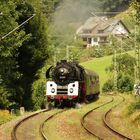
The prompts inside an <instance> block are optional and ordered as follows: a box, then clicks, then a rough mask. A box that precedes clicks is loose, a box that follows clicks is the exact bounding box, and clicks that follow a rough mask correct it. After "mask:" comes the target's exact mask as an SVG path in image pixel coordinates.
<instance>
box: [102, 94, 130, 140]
mask: <svg viewBox="0 0 140 140" xmlns="http://www.w3.org/2000/svg"><path fill="white" fill-rule="evenodd" d="M120 97H122V99H123V100H122V101H120V102H119V103H118V104H116V105H114V106H113V107H112V108H111V109H109V110H108V111H107V112H106V113H105V114H104V115H103V122H104V124H105V126H107V127H108V128H109V129H110V130H111V131H112V132H114V133H115V134H117V135H119V136H120V137H122V138H124V139H126V140H132V139H131V138H129V137H128V136H125V135H124V134H122V133H121V132H119V131H118V130H116V129H115V128H113V127H112V126H111V125H110V124H109V122H108V121H107V116H108V114H109V113H110V112H111V111H112V110H113V109H114V108H116V107H117V106H119V105H120V104H121V103H123V102H124V101H125V98H124V97H123V96H120Z"/></svg>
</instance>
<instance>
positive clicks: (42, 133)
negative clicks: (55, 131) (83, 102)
mask: <svg viewBox="0 0 140 140" xmlns="http://www.w3.org/2000/svg"><path fill="white" fill-rule="evenodd" d="M66 110H67V109H66ZM66 110H62V111H60V112H57V113H55V114H53V115H51V116H50V117H48V118H47V119H46V120H45V121H44V122H43V123H42V124H41V125H40V134H41V136H42V138H43V139H44V140H49V139H48V137H47V135H46V134H45V132H44V130H43V128H44V125H45V123H46V122H47V121H49V120H50V119H52V118H53V117H55V116H56V115H58V114H60V113H62V112H65V111H66Z"/></svg>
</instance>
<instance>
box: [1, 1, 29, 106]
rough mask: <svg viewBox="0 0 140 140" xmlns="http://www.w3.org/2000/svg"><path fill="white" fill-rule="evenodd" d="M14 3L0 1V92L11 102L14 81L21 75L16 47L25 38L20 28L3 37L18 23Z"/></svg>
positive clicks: (13, 97)
mask: <svg viewBox="0 0 140 140" xmlns="http://www.w3.org/2000/svg"><path fill="white" fill-rule="evenodd" d="M16 4H17V1H16V0H2V1H0V9H1V13H2V15H1V16H0V25H1V26H0V81H1V82H0V86H1V88H0V90H1V91H0V92H1V93H2V92H3V95H4V98H5V100H7V99H9V102H13V101H14V99H15V97H16V94H15V91H16V90H15V86H16V85H15V82H16V81H17V80H18V79H19V78H20V76H21V75H20V73H19V71H18V66H19V65H18V63H17V61H16V59H17V57H18V55H19V53H18V49H19V48H20V47H21V45H22V43H23V42H24V41H25V40H26V39H27V36H26V34H25V32H24V30H22V29H21V30H16V31H15V32H13V33H12V34H10V35H9V36H7V37H6V38H3V36H5V35H6V34H7V33H9V32H10V31H11V30H13V29H15V28H16V27H17V26H18V25H19V24H18V22H17V20H18V18H19V16H18V11H16ZM2 87H3V88H2ZM1 98H2V96H1ZM5 107H9V103H7V104H5Z"/></svg>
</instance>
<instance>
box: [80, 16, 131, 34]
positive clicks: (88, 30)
mask: <svg viewBox="0 0 140 140" xmlns="http://www.w3.org/2000/svg"><path fill="white" fill-rule="evenodd" d="M119 23H121V24H122V26H123V27H124V28H125V30H126V32H128V33H129V30H128V29H127V27H126V26H125V25H124V23H123V22H122V21H121V20H119V19H112V18H110V19H107V18H105V17H90V18H89V19H88V20H87V21H86V22H85V23H84V25H82V26H81V27H80V28H79V29H78V30H77V34H78V35H80V36H86V35H87V36H107V35H108V34H110V33H111V32H112V31H113V30H114V28H115V27H116V25H117V24H119ZM120 34H121V33H120Z"/></svg>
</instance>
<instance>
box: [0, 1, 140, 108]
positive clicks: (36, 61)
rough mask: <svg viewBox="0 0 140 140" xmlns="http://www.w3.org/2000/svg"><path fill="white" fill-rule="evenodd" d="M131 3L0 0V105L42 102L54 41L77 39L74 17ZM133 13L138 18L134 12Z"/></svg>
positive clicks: (36, 105) (39, 104) (60, 43)
mask: <svg viewBox="0 0 140 140" xmlns="http://www.w3.org/2000/svg"><path fill="white" fill-rule="evenodd" d="M136 2H137V1H136V0H134V1H133V3H132V5H133V7H134V8H135V9H137V11H138V12H137V13H139V12H140V10H139V7H140V6H139V3H136ZM129 3H130V0H118V1H115V2H114V0H101V1H99V0H95V1H93V0H86V1H85V0H71V1H70V0H35V1H34V0H0V108H1V109H11V108H18V107H21V106H24V107H25V108H26V109H38V108H40V107H43V101H44V95H45V70H46V68H47V66H48V65H49V64H50V63H52V55H53V54H54V52H55V51H56V47H61V46H63V47H66V46H67V45H79V42H74V41H73V33H74V32H75V30H74V29H75V27H77V25H76V23H79V22H83V21H84V20H85V19H87V18H88V17H89V16H90V12H91V11H92V10H93V11H103V12H112V11H123V10H125V9H126V8H127V7H128V5H129ZM80 6H81V7H80ZM79 7H80V9H79ZM96 8H97V9H96ZM34 14H35V15H34ZM135 16H136V17H138V20H139V16H138V14H136V15H135ZM31 17H32V18H31ZM28 19H30V20H29V21H28V22H26V23H25V24H23V23H24V21H26V20H28ZM73 23H74V24H73ZM138 23H139V22H138ZM21 24H23V25H22V26H20V25H21ZM71 25H73V26H71ZM18 26H20V27H19V28H17V27H18ZM14 29H16V30H14ZM13 30H14V31H13ZM11 31H12V32H11ZM10 32H11V33H10ZM9 33H10V34H9ZM58 35H59V36H58ZM67 35H72V36H71V37H69V36H67ZM42 77H43V78H42Z"/></svg>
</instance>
